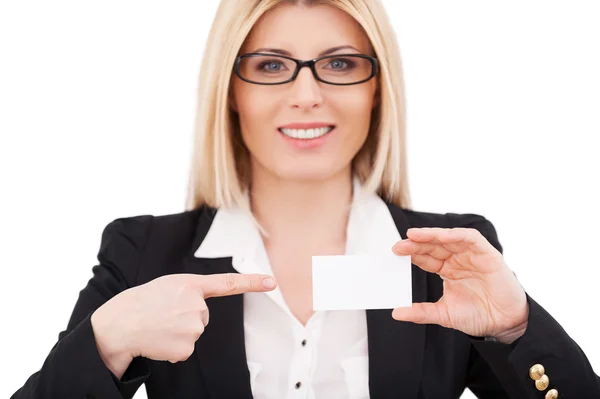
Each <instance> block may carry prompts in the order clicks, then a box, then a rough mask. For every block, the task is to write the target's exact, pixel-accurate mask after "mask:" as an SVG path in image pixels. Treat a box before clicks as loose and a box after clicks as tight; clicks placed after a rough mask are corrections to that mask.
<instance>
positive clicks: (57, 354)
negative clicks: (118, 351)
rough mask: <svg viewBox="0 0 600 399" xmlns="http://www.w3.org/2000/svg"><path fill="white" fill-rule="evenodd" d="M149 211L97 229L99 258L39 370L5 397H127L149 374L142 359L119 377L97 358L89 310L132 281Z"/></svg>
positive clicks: (141, 250)
mask: <svg viewBox="0 0 600 399" xmlns="http://www.w3.org/2000/svg"><path fill="white" fill-rule="evenodd" d="M151 224H152V216H150V215H143V216H136V217H131V218H122V219H116V220H114V221H113V222H111V223H110V224H108V225H107V226H106V227H105V228H104V231H103V233H102V240H101V244H100V250H99V252H98V261H99V263H98V264H97V265H96V266H94V267H93V268H92V273H93V276H92V278H91V279H90V280H89V281H88V283H87V285H86V287H85V288H83V290H81V291H80V293H79V298H78V300H77V302H76V304H75V308H74V309H73V312H72V314H71V317H70V319H69V322H68V325H67V328H66V330H64V331H62V332H61V333H60V334H59V335H58V342H57V343H56V344H55V345H54V347H53V348H52V350H51V351H50V353H49V354H48V356H47V357H46V360H45V361H44V363H43V365H42V367H41V369H40V370H39V371H37V372H36V373H34V374H33V375H31V377H29V379H28V380H27V381H26V382H25V385H23V387H21V388H20V389H19V390H18V391H17V392H15V393H14V394H13V395H12V396H11V398H14V399H21V398H115V399H121V398H131V397H132V396H133V395H134V393H135V392H136V391H137V389H138V388H139V387H140V386H141V385H142V384H143V383H144V381H145V380H146V379H147V378H148V376H149V375H150V372H149V369H148V364H147V360H146V359H144V358H142V357H139V358H135V359H134V360H133V362H132V363H131V364H130V365H129V367H128V369H127V370H126V372H125V374H124V375H123V377H122V378H121V380H119V379H118V378H117V377H116V376H115V375H114V374H113V373H112V372H111V371H110V370H109V369H108V368H107V367H106V365H105V364H104V362H103V360H102V358H101V357H100V355H99V353H98V350H97V347H96V341H95V339H94V333H93V330H92V325H91V322H90V317H91V315H92V313H93V312H94V311H95V310H96V309H97V308H98V307H100V306H101V305H102V304H104V303H105V302H106V301H108V300H109V299H110V298H112V297H113V296H115V295H117V294H118V293H120V292H122V291H124V290H126V289H128V288H130V287H132V286H134V285H135V281H136V275H137V272H138V269H139V267H140V266H139V265H140V261H141V255H142V254H143V251H144V246H145V243H146V241H147V237H148V234H149V231H150V228H151Z"/></svg>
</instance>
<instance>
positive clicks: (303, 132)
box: [277, 126, 335, 140]
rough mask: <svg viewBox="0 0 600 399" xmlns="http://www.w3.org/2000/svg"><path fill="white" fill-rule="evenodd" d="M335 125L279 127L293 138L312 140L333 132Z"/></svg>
mask: <svg viewBox="0 0 600 399" xmlns="http://www.w3.org/2000/svg"><path fill="white" fill-rule="evenodd" d="M334 128H335V126H323V127H318V128H314V129H288V128H279V129H277V130H279V131H280V132H281V133H282V134H283V135H284V136H287V137H290V138H292V139H299V140H312V139H318V138H319V137H323V136H325V135H326V134H327V133H329V132H331V131H332V130H333V129H334Z"/></svg>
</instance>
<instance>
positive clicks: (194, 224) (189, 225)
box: [100, 208, 213, 257]
mask: <svg viewBox="0 0 600 399" xmlns="http://www.w3.org/2000/svg"><path fill="white" fill-rule="evenodd" d="M212 217H213V213H212V212H211V211H210V209H208V208H199V209H194V210H189V211H184V212H179V213H172V214H163V215H151V214H144V215H134V216H127V217H120V218H117V219H114V220H113V221H112V222H110V223H109V224H108V225H106V227H105V228H104V231H103V232H102V242H101V246H100V254H101V255H102V254H109V255H110V252H111V251H118V252H119V256H120V257H122V256H126V257H133V256H137V255H139V254H140V253H142V252H144V250H145V248H146V247H149V248H154V249H158V248H170V247H173V246H178V245H182V244H185V243H187V242H188V241H190V240H191V239H192V238H193V237H194V236H195V233H196V231H197V229H198V226H205V225H210V222H211V221H212ZM202 220H205V222H206V223H201V221H202Z"/></svg>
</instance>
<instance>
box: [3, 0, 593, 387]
mask: <svg viewBox="0 0 600 399" xmlns="http://www.w3.org/2000/svg"><path fill="white" fill-rule="evenodd" d="M312 3H314V4H312ZM208 43H209V45H208V47H207V50H206V51H207V54H206V57H205V61H204V63H203V66H202V73H201V81H200V96H199V111H198V126H197V137H196V139H197V140H196V144H195V145H196V148H195V152H194V155H195V158H194V161H193V165H194V166H193V171H192V174H191V180H190V204H189V209H188V211H186V212H183V213H180V214H175V215H165V216H156V217H155V216H151V215H144V216H137V217H129V218H122V219H117V220H115V221H114V222H112V223H110V224H109V225H108V226H107V227H106V229H105V231H104V233H103V236H102V243H101V247H100V251H99V254H98V259H99V264H98V265H97V266H95V267H94V269H93V272H94V276H93V277H92V279H91V280H90V281H89V283H88V285H87V286H86V287H85V288H84V289H83V290H82V291H81V293H80V297H79V300H78V301H77V304H76V305H75V309H74V311H73V314H72V316H71V319H70V321H69V324H68V327H67V329H66V330H65V331H64V332H62V333H61V334H60V337H59V341H58V343H57V344H56V345H55V347H54V348H53V349H52V351H51V352H50V354H49V356H48V358H47V359H46V361H45V363H44V364H43V366H42V368H41V370H40V371H39V372H37V373H36V374H34V375H33V376H32V377H31V378H30V379H29V380H28V381H27V382H26V383H25V385H24V386H23V387H22V388H21V389H20V390H19V391H18V392H17V393H15V395H14V396H13V397H15V398H28V397H49V398H50V397H51V398H78V397H92V398H130V397H132V396H133V394H134V393H135V392H136V390H137V389H138V388H139V387H140V386H141V385H142V384H145V385H146V391H147V393H148V397H149V398H171V397H173V398H187V397H190V398H192V397H193V398H209V397H210V398H250V397H255V398H365V397H372V398H388V397H389V398H398V397H402V398H458V397H459V396H460V395H461V393H462V392H463V390H464V389H465V388H469V389H471V390H472V391H473V392H475V394H476V395H477V396H479V397H483V398H488V397H490V398H501V397H507V398H508V397H510V398H541V397H546V398H556V397H564V398H584V397H599V396H600V381H599V379H598V377H597V376H596V375H595V374H594V372H593V370H592V368H591V366H590V364H589V362H588V361H587V359H586V357H585V355H584V354H583V352H582V351H581V350H580V349H579V347H578V346H577V344H576V343H575V342H573V341H572V340H571V339H570V338H569V336H568V335H567V334H566V333H565V332H564V331H563V330H562V329H561V327H560V326H559V325H558V324H557V323H556V322H555V321H554V320H553V319H552V317H550V315H548V313H546V312H545V311H544V310H543V309H542V308H541V307H540V306H539V305H538V304H537V303H536V302H535V301H534V300H533V299H531V298H530V297H529V296H528V295H527V294H526V293H525V291H524V290H523V288H522V287H521V285H520V284H519V282H518V281H517V280H516V278H515V276H514V274H513V273H512V272H511V271H510V269H509V268H508V267H507V265H506V264H505V263H504V261H503V257H502V254H501V251H502V247H501V246H500V243H499V241H498V237H497V235H496V232H495V229H494V227H493V225H492V224H491V223H490V222H489V221H488V220H486V219H485V218H484V217H482V216H479V215H475V214H454V213H446V214H433V213H424V212H417V211H413V210H410V201H409V195H408V186H407V177H406V167H405V156H404V148H405V145H404V105H403V90H402V87H403V86H402V75H401V64H400V56H399V52H398V48H397V45H396V42H395V39H394V34H393V32H392V29H391V28H390V24H389V22H388V21H387V19H386V16H385V13H384V10H383V8H382V6H381V5H380V3H379V2H378V1H377V0H362V1H356V0H337V1H333V0H331V1H319V2H317V1H314V2H311V1H304V2H302V1H279V0H277V1H275V0H271V1H269V0H262V1H261V0H226V1H223V2H222V4H221V5H220V8H219V10H218V12H217V16H216V20H215V22H214V25H213V27H212V30H211V33H210V39H209V41H208ZM307 60H313V61H307ZM304 67H306V68H304ZM392 243H395V244H394V245H393V252H394V253H395V254H397V255H401V256H411V259H412V262H413V269H412V272H413V276H412V280H413V281H412V283H413V300H414V302H415V304H414V305H413V306H412V307H408V308H396V309H394V310H393V312H392V310H391V309H384V310H367V311H365V310H353V311H317V312H314V311H313V308H312V280H311V256H313V255H342V254H356V253H366V254H382V253H385V251H390V250H391V249H392ZM239 294H244V295H239Z"/></svg>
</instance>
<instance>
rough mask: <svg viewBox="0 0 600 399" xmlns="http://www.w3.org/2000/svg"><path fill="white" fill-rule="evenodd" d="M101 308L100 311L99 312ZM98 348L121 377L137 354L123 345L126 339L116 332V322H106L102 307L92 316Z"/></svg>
mask: <svg viewBox="0 0 600 399" xmlns="http://www.w3.org/2000/svg"><path fill="white" fill-rule="evenodd" d="M99 310H100V312H99ZM90 321H91V324H92V332H93V334H94V339H95V342H96V349H97V350H98V354H99V355H100V358H101V359H102V361H103V362H104V364H105V365H106V367H108V368H109V369H110V371H111V372H112V373H113V374H114V375H115V376H116V377H117V378H118V379H121V377H122V376H123V374H124V373H125V370H127V367H128V366H129V364H130V363H131V361H132V360H133V358H134V357H135V356H133V355H132V352H131V351H130V350H129V349H128V348H126V347H125V346H123V344H124V342H126V340H124V339H123V337H120V336H119V333H118V332H116V330H115V328H116V325H117V324H116V323H106V321H105V320H104V317H103V314H102V312H101V308H100V309H97V310H96V311H95V312H94V313H93V314H92V316H91V318H90ZM111 324H112V325H111Z"/></svg>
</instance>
